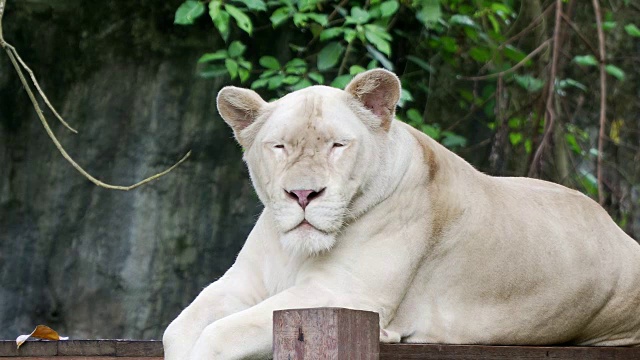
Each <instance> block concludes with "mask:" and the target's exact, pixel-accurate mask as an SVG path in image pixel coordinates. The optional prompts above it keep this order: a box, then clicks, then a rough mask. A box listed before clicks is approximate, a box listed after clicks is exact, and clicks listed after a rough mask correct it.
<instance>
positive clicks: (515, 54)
mask: <svg viewBox="0 0 640 360" xmlns="http://www.w3.org/2000/svg"><path fill="white" fill-rule="evenodd" d="M504 55H505V56H506V57H507V58H509V60H512V61H514V62H516V63H519V62H520V61H522V60H524V58H526V57H527V54H525V53H524V52H522V51H520V50H519V49H518V48H516V47H514V46H511V45H507V46H505V48H504ZM531 64H532V62H531V60H529V61H527V63H526V64H525V65H526V66H529V65H531Z"/></svg>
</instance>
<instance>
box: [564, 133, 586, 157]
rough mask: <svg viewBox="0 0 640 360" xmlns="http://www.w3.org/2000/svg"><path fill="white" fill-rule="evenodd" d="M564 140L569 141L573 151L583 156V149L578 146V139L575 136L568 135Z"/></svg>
mask: <svg viewBox="0 0 640 360" xmlns="http://www.w3.org/2000/svg"><path fill="white" fill-rule="evenodd" d="M564 138H565V139H566V140H567V144H568V145H569V147H570V148H571V150H573V152H574V153H576V154H582V148H581V147H580V145H579V144H578V140H577V139H576V137H575V135H573V134H566V135H565V136H564Z"/></svg>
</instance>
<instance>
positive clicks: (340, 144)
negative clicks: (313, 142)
mask: <svg viewBox="0 0 640 360" xmlns="http://www.w3.org/2000/svg"><path fill="white" fill-rule="evenodd" d="M343 146H344V144H343V143H337V142H336V143H333V147H334V148H339V147H343Z"/></svg>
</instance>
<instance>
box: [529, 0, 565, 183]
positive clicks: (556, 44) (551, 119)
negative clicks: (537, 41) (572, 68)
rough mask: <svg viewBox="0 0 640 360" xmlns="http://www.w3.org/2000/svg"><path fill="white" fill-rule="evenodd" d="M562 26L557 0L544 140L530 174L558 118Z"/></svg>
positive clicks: (557, 1)
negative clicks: (558, 74) (555, 105)
mask: <svg viewBox="0 0 640 360" xmlns="http://www.w3.org/2000/svg"><path fill="white" fill-rule="evenodd" d="M561 26H562V0H556V19H555V28H554V29H553V54H552V57H551V71H550V73H549V82H548V84H547V101H546V104H545V107H546V111H545V119H544V135H543V136H542V141H540V145H538V148H537V149H536V152H535V155H534V156H533V161H532V162H531V167H530V168H529V176H534V175H536V174H537V169H538V166H539V163H540V160H541V158H542V153H543V152H544V150H545V147H546V146H547V144H548V143H549V141H550V139H551V133H552V132H553V126H554V123H555V119H556V113H555V110H554V109H553V106H554V104H553V100H554V98H555V82H556V76H557V72H558V69H557V67H558V57H559V54H560V29H561Z"/></svg>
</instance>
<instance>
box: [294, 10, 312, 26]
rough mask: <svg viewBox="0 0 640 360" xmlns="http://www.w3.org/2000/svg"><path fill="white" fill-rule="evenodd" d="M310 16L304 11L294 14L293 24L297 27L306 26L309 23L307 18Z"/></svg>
mask: <svg viewBox="0 0 640 360" xmlns="http://www.w3.org/2000/svg"><path fill="white" fill-rule="evenodd" d="M308 18H309V17H308V16H307V14H304V13H295V14H293V24H294V25H295V26H297V27H305V26H306V25H307V19H308Z"/></svg>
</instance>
